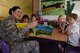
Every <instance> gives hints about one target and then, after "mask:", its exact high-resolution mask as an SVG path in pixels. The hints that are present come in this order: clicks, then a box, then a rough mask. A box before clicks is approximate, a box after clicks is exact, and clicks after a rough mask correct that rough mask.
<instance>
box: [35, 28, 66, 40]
mask: <svg viewBox="0 0 80 53" xmlns="http://www.w3.org/2000/svg"><path fill="white" fill-rule="evenodd" d="M58 31H59V28H57V27H55V28H54V31H53V33H52V35H37V36H36V37H41V38H46V39H52V40H59V41H64V42H66V41H67V35H66V34H64V33H59V32H58ZM33 37H34V36H33Z"/></svg>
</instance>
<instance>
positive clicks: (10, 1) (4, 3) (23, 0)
mask: <svg viewBox="0 0 80 53" xmlns="http://www.w3.org/2000/svg"><path fill="white" fill-rule="evenodd" d="M12 6H20V7H21V8H22V14H28V15H29V16H30V15H31V14H32V0H0V18H3V17H6V16H8V10H9V8H11V7H12Z"/></svg>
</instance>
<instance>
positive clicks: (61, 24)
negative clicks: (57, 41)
mask: <svg viewBox="0 0 80 53" xmlns="http://www.w3.org/2000/svg"><path fill="white" fill-rule="evenodd" d="M58 24H59V28H60V30H59V32H62V33H64V31H65V26H66V22H65V17H64V16H63V15H60V16H59V17H58Z"/></svg>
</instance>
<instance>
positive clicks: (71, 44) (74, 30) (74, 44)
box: [66, 13, 80, 52]
mask: <svg viewBox="0 0 80 53" xmlns="http://www.w3.org/2000/svg"><path fill="white" fill-rule="evenodd" d="M68 16H69V17H70V18H69V19H68V23H69V25H68V27H67V29H66V34H67V35H68V38H67V43H68V45H66V52H69V51H71V50H75V49H76V48H79V47H80V45H79V37H80V35H79V25H78V24H77V23H76V21H77V18H78V16H77V14H75V13H72V14H70V15H68ZM79 49H80V48H79Z"/></svg>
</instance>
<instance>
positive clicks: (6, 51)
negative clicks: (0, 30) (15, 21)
mask: <svg viewBox="0 0 80 53" xmlns="http://www.w3.org/2000/svg"><path fill="white" fill-rule="evenodd" d="M0 48H1V50H2V53H10V52H9V46H8V45H7V44H6V43H5V42H4V41H2V40H0Z"/></svg>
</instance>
